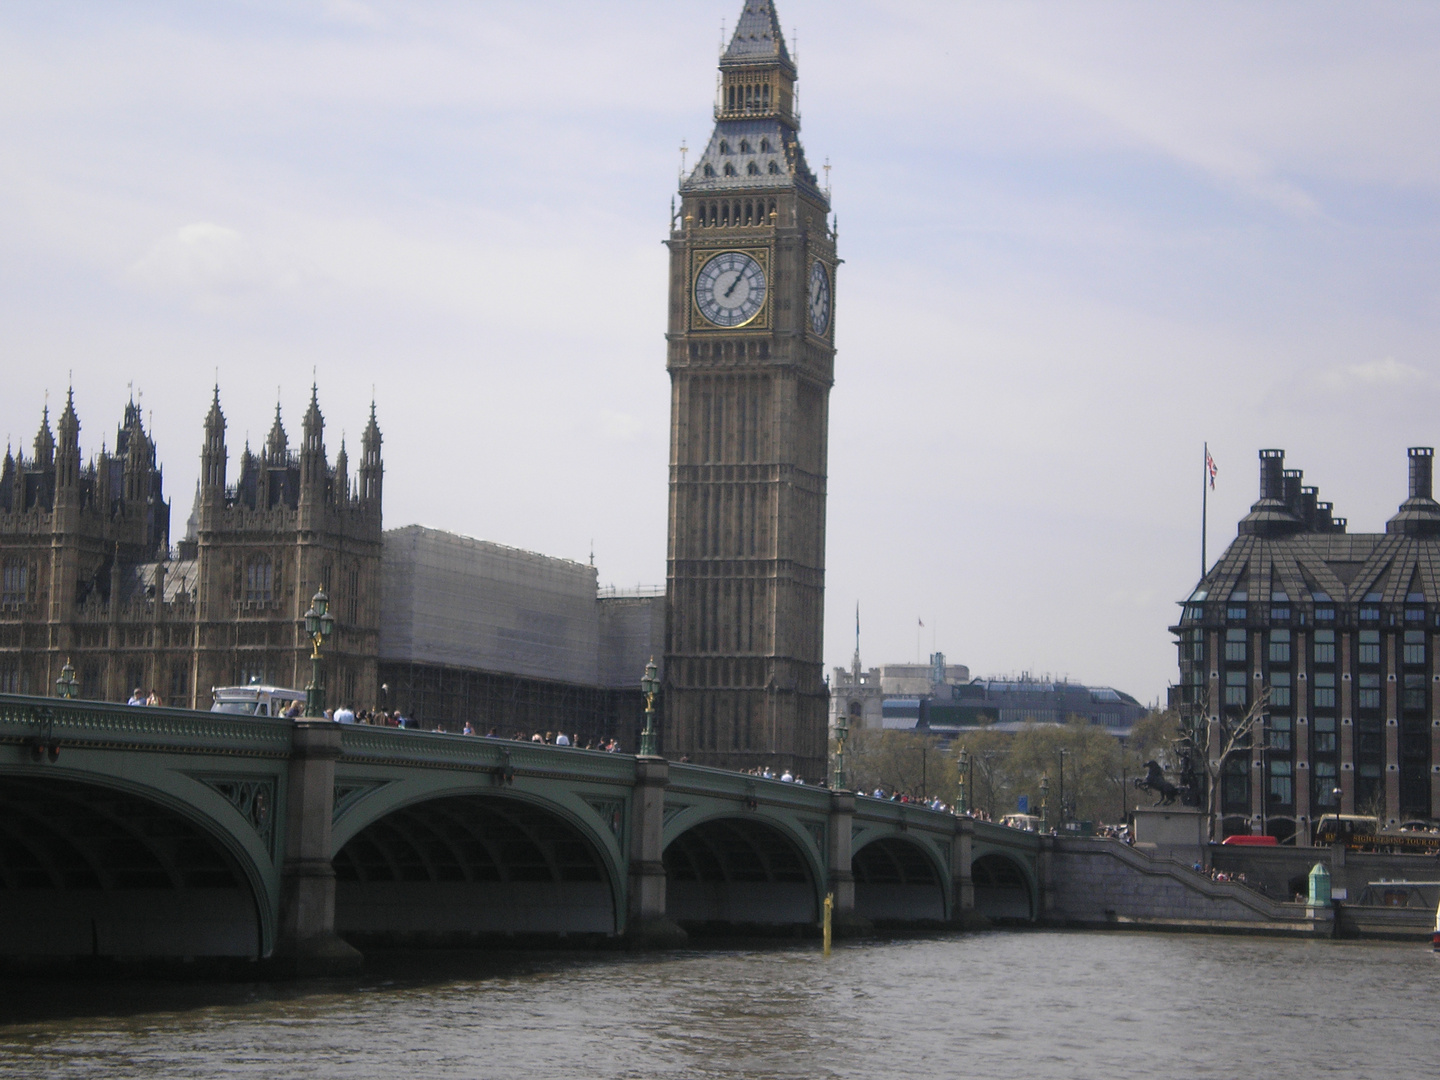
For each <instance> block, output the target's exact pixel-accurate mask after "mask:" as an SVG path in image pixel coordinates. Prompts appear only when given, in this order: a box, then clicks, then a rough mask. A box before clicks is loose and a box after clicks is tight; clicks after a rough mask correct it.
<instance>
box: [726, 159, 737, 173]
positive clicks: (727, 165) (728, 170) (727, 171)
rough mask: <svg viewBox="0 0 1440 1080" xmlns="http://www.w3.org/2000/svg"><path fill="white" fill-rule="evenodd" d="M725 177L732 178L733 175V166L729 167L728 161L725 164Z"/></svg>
mask: <svg viewBox="0 0 1440 1080" xmlns="http://www.w3.org/2000/svg"><path fill="white" fill-rule="evenodd" d="M725 175H726V176H734V175H735V166H734V165H731V164H730V163H729V162H728V161H727V162H726V163H725Z"/></svg>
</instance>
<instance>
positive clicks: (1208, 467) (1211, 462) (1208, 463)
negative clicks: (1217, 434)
mask: <svg viewBox="0 0 1440 1080" xmlns="http://www.w3.org/2000/svg"><path fill="white" fill-rule="evenodd" d="M1205 471H1206V472H1207V473H1209V474H1210V490H1211V491H1214V490H1215V474H1216V473H1217V472H1219V471H1220V466H1218V465H1216V464H1215V459H1214V458H1213V457H1211V456H1210V448H1209V447H1208V446H1207V447H1206V448H1205Z"/></svg>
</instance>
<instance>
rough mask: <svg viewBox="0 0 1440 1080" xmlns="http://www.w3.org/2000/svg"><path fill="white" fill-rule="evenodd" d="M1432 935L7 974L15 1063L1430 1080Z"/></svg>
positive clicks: (185, 1068)
mask: <svg viewBox="0 0 1440 1080" xmlns="http://www.w3.org/2000/svg"><path fill="white" fill-rule="evenodd" d="M1437 1017H1440V957H1437V956H1436V955H1435V954H1433V953H1432V952H1431V951H1430V949H1429V947H1428V946H1426V945H1395V944H1378V943H1369V942H1366V943H1360V942H1346V943H1337V942H1328V941H1325V942H1297V941H1284V940H1274V939H1268V938H1230V937H1208V936H1199V935H1162V934H1142V933H1123V932H1078V931H1076V932H1071V931H1035V932H1014V933H1004V932H996V933H985V934H973V935H967V936H963V937H942V938H934V939H920V940H902V941H892V942H870V943H863V944H848V945H840V946H837V948H836V950H835V953H834V955H832V956H831V957H830V958H829V959H828V960H827V959H825V958H823V957H822V956H821V955H820V952H819V949H818V947H816V946H812V945H809V944H806V945H797V946H795V947H791V948H765V949H739V950H733V951H725V952H685V953H677V954H668V955H662V956H629V955H619V954H602V955H550V956H511V957H484V956H468V957H467V956H461V957H451V958H448V959H446V960H445V961H444V962H443V963H441V964H437V963H436V960H435V958H434V957H430V958H423V957H422V958H421V959H420V960H418V961H416V960H414V959H411V958H404V957H395V956H392V957H388V958H384V959H381V960H379V961H377V963H376V965H375V970H373V971H372V972H371V973H370V974H369V975H367V976H365V977H361V978H358V979H355V980H346V981H331V982H307V983H290V984H254V985H248V984H244V985H214V984H209V985H207V984H198V985H178V984H173V983H171V984H166V983H144V982H116V983H108V984H91V985H86V986H77V985H76V984H73V983H70V984H58V983H35V982H22V983H16V982H11V983H8V984H7V985H6V986H5V988H4V989H3V991H0V1077H20V1076H24V1077H32V1076H35V1077H38V1076H46V1077H63V1078H69V1077H95V1078H99V1077H105V1078H107V1080H110V1078H129V1077H137V1078H138V1077H145V1078H155V1077H277V1076H285V1077H316V1078H325V1080H331V1078H341V1077H356V1078H366V1080H380V1078H389V1077H403V1078H405V1080H423V1078H429V1077H485V1078H488V1077H495V1078H505V1080H529V1078H542V1077H543V1078H551V1077H577V1078H584V1080H608V1078H650V1077H666V1078H669V1077H674V1078H682V1077H683V1078H687V1080H688V1078H717V1080H718V1078H724V1080H731V1078H742V1077H743V1078H769V1077H775V1078H781V1077H844V1078H864V1080H881V1078H884V1080H889V1078H893V1077H976V1078H981V1080H992V1078H1009V1077H1016V1078H1025V1080H1049V1078H1064V1080H1074V1078H1086V1077H1097V1078H1098V1077H1142V1076H1151V1075H1161V1076H1182V1077H1187V1078H1188V1077H1225V1078H1227V1080H1228V1078H1233V1077H1237V1076H1241V1077H1292V1076H1293V1077H1301V1076H1326V1075H1343V1076H1346V1077H1393V1078H1406V1080H1410V1078H1420V1077H1428V1076H1433V1075H1436V1074H1437V1072H1440V1039H1437V1037H1436V1034H1435V1024H1436V1019H1437Z"/></svg>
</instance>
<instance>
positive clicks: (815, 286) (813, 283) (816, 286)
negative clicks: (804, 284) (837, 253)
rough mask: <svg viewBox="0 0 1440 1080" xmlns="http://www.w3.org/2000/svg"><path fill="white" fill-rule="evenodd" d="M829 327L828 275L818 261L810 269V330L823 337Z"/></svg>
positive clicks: (822, 264)
mask: <svg viewBox="0 0 1440 1080" xmlns="http://www.w3.org/2000/svg"><path fill="white" fill-rule="evenodd" d="M829 327H830V274H829V273H828V272H827V271H826V269H825V264H824V263H822V262H821V261H820V260H819V259H816V260H815V265H814V266H812V267H811V268H810V329H811V331H812V332H813V333H814V334H815V336H816V337H824V336H825V331H826V330H827V329H829Z"/></svg>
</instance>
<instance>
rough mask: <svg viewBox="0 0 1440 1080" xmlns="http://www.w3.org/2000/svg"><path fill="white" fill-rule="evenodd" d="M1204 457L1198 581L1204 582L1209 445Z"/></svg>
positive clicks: (1201, 475)
mask: <svg viewBox="0 0 1440 1080" xmlns="http://www.w3.org/2000/svg"><path fill="white" fill-rule="evenodd" d="M1204 450H1205V456H1204V457H1203V458H1201V460H1200V580H1201V581H1204V580H1205V571H1206V570H1208V569H1209V566H1210V564H1209V562H1208V561H1207V560H1206V558H1205V535H1206V525H1207V523H1208V522H1207V519H1208V516H1209V510H1210V443H1209V442H1208V441H1207V442H1206V443H1205V444H1204Z"/></svg>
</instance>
